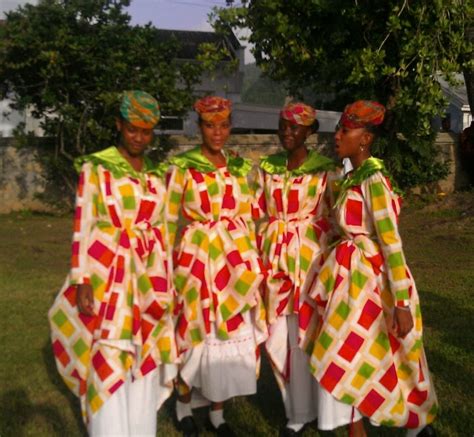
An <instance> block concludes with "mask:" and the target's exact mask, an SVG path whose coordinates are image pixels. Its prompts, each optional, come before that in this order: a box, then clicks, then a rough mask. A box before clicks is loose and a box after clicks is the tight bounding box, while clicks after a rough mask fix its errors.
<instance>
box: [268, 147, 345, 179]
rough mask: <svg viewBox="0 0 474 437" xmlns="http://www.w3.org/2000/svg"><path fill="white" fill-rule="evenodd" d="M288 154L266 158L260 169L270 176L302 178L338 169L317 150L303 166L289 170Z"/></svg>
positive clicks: (310, 153) (278, 154)
mask: <svg viewBox="0 0 474 437" xmlns="http://www.w3.org/2000/svg"><path fill="white" fill-rule="evenodd" d="M287 162H288V152H286V151H283V152H279V153H275V154H274V155H270V156H265V157H263V158H262V159H261V160H260V168H261V169H262V170H264V171H265V172H267V173H269V174H285V173H287V172H288V173H289V174H290V175H291V176H302V175H305V174H315V173H319V172H323V171H331V170H334V169H335V168H336V164H335V163H334V161H333V160H332V159H329V158H327V157H326V156H323V155H320V154H319V153H318V152H316V151H315V150H309V151H308V156H307V157H306V159H305V161H304V162H303V164H301V165H300V166H299V167H298V168H295V169H293V170H287V168H286V165H287Z"/></svg>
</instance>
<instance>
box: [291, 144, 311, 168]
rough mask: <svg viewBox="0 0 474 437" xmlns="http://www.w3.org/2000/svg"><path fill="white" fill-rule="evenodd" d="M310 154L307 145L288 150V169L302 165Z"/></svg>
mask: <svg viewBox="0 0 474 437" xmlns="http://www.w3.org/2000/svg"><path fill="white" fill-rule="evenodd" d="M307 156H308V149H307V148H306V146H302V147H298V148H297V149H294V150H291V151H289V152H288V162H287V164H286V168H287V170H294V169H295V168H298V167H300V166H301V165H302V164H303V162H304V161H305V159H306V158H307Z"/></svg>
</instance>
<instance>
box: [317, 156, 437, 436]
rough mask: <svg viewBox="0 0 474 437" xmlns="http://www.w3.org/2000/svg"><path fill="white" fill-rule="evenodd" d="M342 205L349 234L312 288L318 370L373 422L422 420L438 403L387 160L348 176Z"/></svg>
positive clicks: (336, 393) (411, 424) (415, 423)
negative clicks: (399, 326) (401, 309)
mask: <svg viewBox="0 0 474 437" xmlns="http://www.w3.org/2000/svg"><path fill="white" fill-rule="evenodd" d="M336 206H337V209H336V215H337V220H338V222H339V225H340V227H341V229H342V231H343V239H342V241H340V242H339V244H338V245H337V246H336V247H335V249H334V250H333V251H332V253H331V254H330V256H329V257H328V259H327V260H326V262H325V264H324V265H323V267H322V269H321V271H320V273H319V276H318V279H317V282H316V285H315V288H314V289H313V291H312V293H311V296H312V297H313V298H314V299H315V300H316V302H317V304H318V305H319V308H320V309H321V313H322V314H323V322H322V326H321V329H320V332H319V336H318V338H317V341H316V344H315V347H314V351H313V353H312V357H311V368H312V372H313V374H314V375H315V377H316V378H317V380H318V381H319V383H320V384H321V386H322V387H323V388H324V389H325V390H326V391H327V392H329V393H331V395H332V396H333V397H334V398H335V399H337V400H339V401H341V402H343V403H345V404H348V405H352V406H354V407H356V408H357V409H358V410H359V411H360V412H361V413H362V414H363V415H365V416H368V417H370V419H371V421H372V422H374V423H377V424H382V425H387V426H397V427H407V428H417V427H421V426H424V425H425V424H428V423H430V422H432V421H433V420H434V418H435V416H436V412H437V408H438V406H437V400H436V395H435V392H434V388H433V385H432V381H431V377H430V373H429V371H428V367H427V363H426V357H425V352H424V349H423V342H422V322H421V312H420V303H419V299H418V293H417V290H416V287H415V283H414V281H413V279H412V276H411V274H410V271H409V269H408V267H407V265H406V261H405V257H404V254H403V250H402V243H401V239H400V235H399V233H398V226H397V222H398V215H399V207H400V205H399V197H398V196H397V195H396V194H395V193H394V191H393V190H392V188H391V185H390V181H389V178H388V176H387V173H386V171H385V169H384V167H383V163H382V161H380V160H378V159H376V158H369V159H368V160H366V161H365V162H364V163H363V165H361V166H360V167H359V168H358V169H357V170H356V171H355V172H354V174H353V175H352V177H349V178H348V179H346V180H345V181H344V183H343V184H342V187H341V194H340V196H339V198H338V200H337V204H336ZM406 305H410V308H411V313H412V316H413V320H414V323H415V327H414V329H412V331H411V332H410V333H409V334H408V335H407V336H406V337H405V338H404V339H400V338H398V337H396V336H394V335H392V334H391V333H390V332H389V327H390V326H391V323H392V314H393V311H394V307H395V306H406Z"/></svg>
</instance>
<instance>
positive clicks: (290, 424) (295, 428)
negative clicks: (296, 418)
mask: <svg viewBox="0 0 474 437" xmlns="http://www.w3.org/2000/svg"><path fill="white" fill-rule="evenodd" d="M303 426H304V423H295V422H292V421H291V420H289V421H288V423H287V424H286V427H287V428H290V429H292V430H293V431H295V432H298V431H300V430H301V429H302V428H303Z"/></svg>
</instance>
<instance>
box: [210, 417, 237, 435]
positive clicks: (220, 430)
mask: <svg viewBox="0 0 474 437" xmlns="http://www.w3.org/2000/svg"><path fill="white" fill-rule="evenodd" d="M209 429H210V430H211V431H213V432H214V433H215V434H216V435H217V436H218V437H237V435H236V434H235V432H234V431H232V428H231V427H230V426H229V424H228V423H227V422H224V423H221V424H220V425H219V426H218V427H217V428H215V427H214V425H213V424H212V423H211V421H209Z"/></svg>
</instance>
